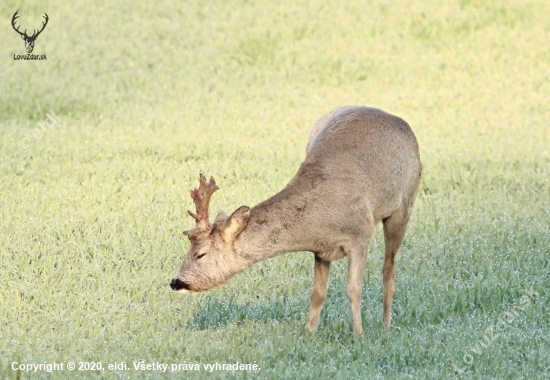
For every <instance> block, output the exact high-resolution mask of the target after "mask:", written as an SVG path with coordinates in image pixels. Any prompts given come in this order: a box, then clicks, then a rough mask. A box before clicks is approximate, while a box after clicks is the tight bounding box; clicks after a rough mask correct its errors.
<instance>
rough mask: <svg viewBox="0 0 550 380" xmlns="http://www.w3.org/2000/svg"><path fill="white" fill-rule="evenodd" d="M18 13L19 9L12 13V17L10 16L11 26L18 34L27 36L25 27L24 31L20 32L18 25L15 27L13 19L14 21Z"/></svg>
mask: <svg viewBox="0 0 550 380" xmlns="http://www.w3.org/2000/svg"><path fill="white" fill-rule="evenodd" d="M18 13H19V10H18V11H17V12H15V13H14V14H13V17H12V18H11V26H12V27H13V29H14V30H15V31H16V32H17V33H19V34H20V35H22V36H25V37H28V36H27V29H25V32H24V33H21V32H20V31H19V27H17V28H16V27H15V21H16V20H17V18H18V17H19V15H18Z"/></svg>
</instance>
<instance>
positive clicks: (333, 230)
mask: <svg viewBox="0 0 550 380" xmlns="http://www.w3.org/2000/svg"><path fill="white" fill-rule="evenodd" d="M421 171H422V165H421V163H420V156H419V152H418V143H417V141H416V138H415V136H414V134H413V132H412V130H411V128H410V127H409V125H408V124H407V123H406V122H405V121H403V120H402V119H400V118H398V117H396V116H393V115H390V114H388V113H386V112H384V111H381V110H377V109H374V108H367V107H342V108H338V109H335V110H333V111H331V112H329V113H327V114H326V115H324V116H322V117H321V118H320V119H319V120H317V122H316V123H315V125H314V126H313V128H312V130H311V132H310V135H309V140H308V143H307V155H306V158H305V161H304V162H303V163H302V165H301V166H300V168H299V169H298V172H297V173H296V175H295V177H294V178H293V179H292V180H291V181H290V183H289V184H288V185H287V186H286V187H285V188H284V189H283V190H281V191H280V192H279V193H277V194H275V195H274V196H272V197H271V198H269V199H267V200H265V201H263V202H261V203H260V204H258V205H257V206H255V207H253V208H250V207H247V206H241V207H239V208H238V209H237V210H236V211H235V212H233V213H232V214H231V216H229V217H227V215H226V214H225V213H224V212H220V213H219V214H218V216H217V217H216V219H215V220H214V222H213V224H210V222H209V220H208V204H209V202H210V197H211V196H212V194H213V193H214V192H215V191H216V190H218V186H217V185H216V182H215V181H214V179H213V178H211V179H210V182H207V181H206V178H205V177H204V176H203V175H202V174H201V176H200V186H199V188H198V189H195V190H192V191H191V197H192V198H193V201H194V203H195V206H196V213H193V212H191V211H189V214H190V215H191V216H192V217H193V218H194V219H195V221H196V227H195V228H194V229H192V230H189V231H185V232H184V234H185V235H187V236H188V237H189V240H190V241H191V248H190V249H189V253H188V254H187V257H186V259H185V261H184V263H183V265H182V267H181V269H180V270H179V272H178V273H177V275H176V277H174V278H173V279H172V281H171V282H170V286H171V288H172V289H174V290H177V291H179V292H180V293H188V292H201V291H206V290H211V289H215V288H217V287H220V286H222V285H224V284H226V283H227V282H228V281H229V279H230V278H231V277H233V276H234V275H236V274H237V273H240V272H242V271H244V270H245V269H247V268H250V267H251V266H252V265H253V264H255V263H257V262H259V261H262V260H265V259H268V258H271V257H274V256H277V255H280V254H282V253H287V252H294V251H311V252H313V253H314V255H315V270H314V279H313V294H312V295H311V306H310V312H309V316H308V320H307V329H308V330H310V331H314V330H316V329H317V326H318V325H319V315H320V313H321V308H322V306H323V301H324V299H325V295H326V292H327V288H328V275H329V270H330V263H331V262H332V261H334V260H339V259H341V258H343V257H347V258H348V282H347V296H348V298H349V301H350V304H351V311H352V317H353V328H354V332H355V333H356V334H361V333H362V332H363V327H362V323H361V308H360V305H361V290H362V282H363V272H364V269H365V263H366V259H367V251H368V247H369V241H370V239H371V236H372V234H373V232H374V227H375V225H376V224H377V223H378V222H380V221H382V222H383V224H384V238H385V246H386V247H385V250H386V254H385V260H384V266H383V270H382V272H383V282H384V324H385V325H386V326H387V327H389V326H390V323H391V306H392V299H393V296H394V293H395V286H394V273H395V272H394V264H395V256H396V254H397V250H398V249H399V247H400V246H401V243H402V241H403V238H404V236H405V230H406V227H407V222H408V221H409V217H410V216H411V212H412V208H413V203H414V200H415V197H416V193H417V190H418V187H419V184H420V176H421Z"/></svg>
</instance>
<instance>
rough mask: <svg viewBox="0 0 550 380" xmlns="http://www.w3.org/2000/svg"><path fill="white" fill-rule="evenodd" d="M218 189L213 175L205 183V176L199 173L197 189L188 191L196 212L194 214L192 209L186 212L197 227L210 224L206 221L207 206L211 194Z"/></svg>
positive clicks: (206, 226) (204, 226)
mask: <svg viewBox="0 0 550 380" xmlns="http://www.w3.org/2000/svg"><path fill="white" fill-rule="evenodd" d="M218 189H219V187H218V186H217V185H216V181H215V180H214V177H210V182H209V183H207V182H206V177H205V176H204V175H203V174H202V173H201V175H200V182H199V187H198V189H193V190H190V191H189V193H190V194H191V198H192V199H193V202H194V203H195V208H196V210H197V213H196V214H195V213H194V212H192V211H187V212H188V213H189V215H191V216H192V217H193V219H195V221H196V222H197V227H198V228H201V229H206V228H208V227H209V226H210V222H209V221H208V207H209V206H210V198H211V197H212V194H214V192H215V191H216V190H218Z"/></svg>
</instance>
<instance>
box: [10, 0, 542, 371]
mask: <svg viewBox="0 0 550 380" xmlns="http://www.w3.org/2000/svg"><path fill="white" fill-rule="evenodd" d="M16 10H19V13H20V19H19V23H20V25H22V29H25V28H28V29H29V30H31V29H32V28H33V27H35V28H38V26H40V25H41V22H42V16H43V13H44V12H46V13H47V14H48V15H49V23H48V25H47V27H46V28H45V30H44V31H43V32H42V34H41V35H40V36H39V37H38V39H37V40H36V45H35V48H34V52H33V53H34V54H46V55H47V60H45V61H22V60H14V59H13V55H14V54H23V53H24V52H25V50H24V42H23V41H22V39H21V38H20V37H19V36H18V35H17V33H15V32H14V31H13V29H12V28H11V25H10V21H11V18H12V15H13V14H14V13H15V11H16ZM0 14H1V18H0V20H1V24H2V28H0V41H2V42H1V44H0V276H1V281H0V378H2V379H19V378H21V379H42V378H45V379H49V378H52V379H65V378H71V379H74V378H86V379H87V378H94V379H95V378H105V379H117V378H122V379H148V378H167V379H168V378H198V379H210V378H219V379H222V378H239V379H240V378H250V379H256V378H257V379H314V378H316V379H348V378H361V379H363V378H365V379H447V378H455V377H456V378H464V379H520V378H523V379H547V378H549V376H550V339H549V336H550V306H549V305H550V290H549V287H548V284H549V282H550V265H549V258H550V181H549V178H550V113H549V112H548V104H549V102H548V101H549V99H550V43H549V42H550V23H548V20H550V2H548V1H547V0H447V1H436V0H414V1H413V0H399V1H394V2H390V1H385V0H372V1H368V2H367V1H363V2H360V1H350V2H347V3H342V2H338V1H333V0H329V1H318V0H311V1H306V2H296V1H287V0H283V1H281V2H271V1H264V0H260V1H256V2H251V1H234V0H230V1H211V0H205V1H185V2H174V1H165V0H161V1H158V2H155V3H154V4H153V2H135V1H128V0H122V1H117V2H111V1H101V0H100V1H94V2H85V1H81V0H77V1H75V2H72V3H71V4H70V5H69V3H63V4H61V3H59V2H54V1H50V0H48V1H41V2H39V1H25V0H22V1H20V2H16V1H13V0H7V1H3V2H2V3H0ZM347 104H360V105H368V106H373V107H377V108H381V109H383V110H385V111H388V112H390V113H393V114H396V115H398V116H400V117H402V118H403V119H405V120H406V121H407V122H408V123H409V124H410V125H411V127H412V129H413V130H414V132H415V134H416V136H417V139H418V141H419V144H420V151H421V152H420V153H421V158H422V162H423V167H424V169H423V180H422V184H421V188H420V191H419V195H418V198H417V202H416V206H415V211H414V213H413V216H412V219H411V222H410V224H409V229H408V234H407V237H406V239H405V243H404V245H403V247H402V249H401V251H400V253H399V256H398V259H397V267H396V268H397V275H396V287H397V294H396V297H395V299H394V304H393V308H394V309H393V320H392V323H393V326H392V327H391V328H390V329H385V328H384V327H383V324H382V280H381V269H382V260H383V237H382V233H381V228H380V226H379V227H378V228H377V234H376V237H375V239H374V241H373V242H372V244H371V248H370V251H369V259H368V264H367V268H366V270H365V276H364V284H363V304H362V312H363V326H364V329H365V334H364V335H363V336H361V337H354V335H353V331H352V326H351V312H350V309H349V303H348V301H347V298H346V294H345V286H346V269H347V262H346V260H341V261H339V262H336V263H335V264H333V266H332V271H331V276H330V286H329V291H328V295H327V300H326V302H325V306H324V309H323V312H322V314H321V323H320V326H319V330H318V331H317V332H316V333H313V334H312V333H308V332H307V331H306V329H305V321H306V316H307V312H308V308H309V297H310V292H311V284H312V279H313V256H312V254H311V253H308V252H298V253H290V254H287V255H283V256H280V257H277V258H275V259H272V260H268V261H264V262H262V263H259V264H258V265H256V266H254V267H253V268H252V269H250V270H249V271H247V272H244V273H243V274H241V275H239V276H238V277H236V278H235V279H234V280H232V281H231V282H230V283H229V284H228V285H227V286H225V287H223V288H221V289H218V290H216V291H213V292H210V293H205V294H197V295H188V296H182V295H179V294H177V293H176V292H173V291H172V290H171V289H170V287H169V282H170V279H171V278H172V277H173V276H174V274H175V273H176V271H177V270H178V269H179V267H180V266H181V264H182V262H183V258H184V256H185V253H186V251H187V249H188V247H189V242H188V240H187V239H186V238H185V237H184V236H183V235H182V231H183V230H186V229H189V228H191V227H192V226H193V220H192V218H191V217H189V216H188V215H187V213H186V210H187V209H191V208H192V201H191V199H190V197H189V192H188V191H189V189H190V188H191V187H195V186H196V185H197V183H198V175H199V172H203V173H205V174H207V175H212V176H214V177H215V178H216V180H217V183H218V185H219V186H220V190H219V191H218V192H217V193H216V194H215V195H214V197H213V198H212V203H211V206H210V207H211V213H212V214H215V213H216V212H217V211H219V210H225V211H227V212H231V211H233V210H234V209H236V208H237V207H239V206H241V205H249V206H253V205H255V204H257V203H258V202H260V201H262V200H264V199H266V198H267V197H269V196H271V195H273V194H274V193H275V192H277V191H278V190H280V189H281V188H282V187H284V186H285V185H286V183H287V182H288V181H289V180H290V179H291V178H292V177H293V176H294V173H295V172H296V170H297V168H298V166H299V165H300V163H301V161H302V160H303V158H304V157H305V145H306V140H307V136H308V132H309V128H310V127H311V126H312V125H313V122H314V121H315V120H316V119H317V118H318V117H319V116H321V115H322V114H324V113H326V112H328V111H329V110H331V109H333V108H336V107H338V106H341V105H347ZM52 114H53V115H55V117H54V118H53V119H49V121H48V123H49V124H48V125H50V126H51V127H48V128H45V129H42V128H41V127H40V124H38V123H43V124H44V123H45V122H46V121H47V120H48V117H50V115H52ZM52 120H55V123H54V122H53V121H52ZM37 131H38V132H37ZM40 131H41V132H40ZM54 362H56V363H64V365H65V369H63V370H59V371H52V372H48V371H47V370H45V369H44V368H43V369H41V370H39V371H36V372H23V371H21V370H14V369H13V365H14V364H13V363H18V364H17V365H20V364H21V363H23V364H32V363H35V364H40V363H54ZM68 362H74V363H79V362H94V363H97V362H100V363H101V364H102V366H103V368H104V369H105V370H103V371H97V370H85V371H78V370H73V371H71V370H67V369H66V366H67V363H68ZM237 362H238V363H245V364H256V365H257V366H258V369H257V370H256V371H253V370H249V371H245V370H237V371H233V370H214V371H212V372H209V371H208V370H207V369H206V368H205V367H203V365H205V364H215V363H226V364H235V363H237ZM114 363H119V369H113V370H108V369H107V367H108V365H109V364H111V365H112V364H114ZM121 363H126V364H125V365H126V367H124V366H123V365H122V366H120V364H121ZM139 363H142V364H151V363H166V364H169V365H170V364H187V365H190V364H200V366H201V367H200V369H201V370H200V371H196V370H194V371H189V372H187V371H186V372H184V371H183V370H180V371H177V372H170V369H168V371H166V372H161V371H159V370H155V369H153V368H151V369H149V370H147V369H143V367H140V369H134V364H139ZM77 365H78V364H77ZM180 368H184V367H180Z"/></svg>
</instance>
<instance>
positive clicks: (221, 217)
mask: <svg viewBox="0 0 550 380" xmlns="http://www.w3.org/2000/svg"><path fill="white" fill-rule="evenodd" d="M226 220H227V214H226V213H225V212H224V211H220V212H219V213H218V215H217V216H216V219H214V224H221V223H223V222H225V221H226Z"/></svg>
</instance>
